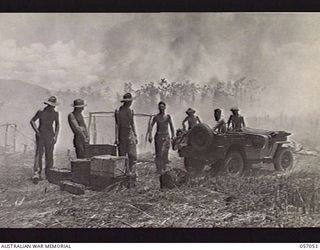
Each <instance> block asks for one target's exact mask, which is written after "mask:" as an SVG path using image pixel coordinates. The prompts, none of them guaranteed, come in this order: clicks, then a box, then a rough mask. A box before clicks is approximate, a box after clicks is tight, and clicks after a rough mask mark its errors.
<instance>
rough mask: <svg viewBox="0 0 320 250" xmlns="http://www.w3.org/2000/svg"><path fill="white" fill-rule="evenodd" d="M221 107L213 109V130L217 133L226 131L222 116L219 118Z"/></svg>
mask: <svg viewBox="0 0 320 250" xmlns="http://www.w3.org/2000/svg"><path fill="white" fill-rule="evenodd" d="M221 114H222V111H221V109H215V110H214V119H215V120H216V125H215V126H214V127H213V131H214V132H217V133H218V134H224V133H225V132H226V131H227V125H226V122H225V121H224V119H223V118H221Z"/></svg>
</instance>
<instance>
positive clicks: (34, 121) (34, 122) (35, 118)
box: [30, 110, 41, 135]
mask: <svg viewBox="0 0 320 250" xmlns="http://www.w3.org/2000/svg"><path fill="white" fill-rule="evenodd" d="M40 112H41V111H40V110H39V111H38V112H37V113H36V114H35V115H34V116H33V117H32V119H31V120H30V124H31V127H32V129H33V130H34V132H35V133H36V135H39V134H40V132H39V130H38V128H37V124H36V121H37V120H38V119H39V115H40Z"/></svg>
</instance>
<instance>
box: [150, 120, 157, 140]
mask: <svg viewBox="0 0 320 250" xmlns="http://www.w3.org/2000/svg"><path fill="white" fill-rule="evenodd" d="M155 123H156V116H155V117H153V119H152V122H151V125H150V127H149V142H150V143H151V142H152V129H153V126H154V124H155Z"/></svg>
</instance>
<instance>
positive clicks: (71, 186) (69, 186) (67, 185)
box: [60, 181, 85, 195]
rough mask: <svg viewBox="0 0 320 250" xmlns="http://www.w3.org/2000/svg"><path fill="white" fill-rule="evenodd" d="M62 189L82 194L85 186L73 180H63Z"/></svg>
mask: <svg viewBox="0 0 320 250" xmlns="http://www.w3.org/2000/svg"><path fill="white" fill-rule="evenodd" d="M60 190H61V191H67V192H69V193H71V194H76V195H81V194H84V192H85V186H84V185H81V184H78V183H74V182H71V181H61V182H60Z"/></svg>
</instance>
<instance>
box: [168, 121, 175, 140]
mask: <svg viewBox="0 0 320 250" xmlns="http://www.w3.org/2000/svg"><path fill="white" fill-rule="evenodd" d="M168 116H169V125H170V129H171V138H174V127H173V123H172V119H171V116H170V115H168Z"/></svg>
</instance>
